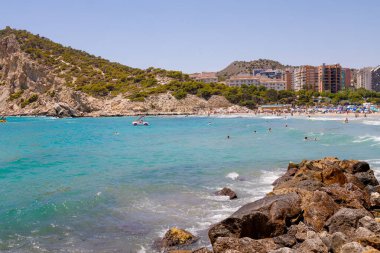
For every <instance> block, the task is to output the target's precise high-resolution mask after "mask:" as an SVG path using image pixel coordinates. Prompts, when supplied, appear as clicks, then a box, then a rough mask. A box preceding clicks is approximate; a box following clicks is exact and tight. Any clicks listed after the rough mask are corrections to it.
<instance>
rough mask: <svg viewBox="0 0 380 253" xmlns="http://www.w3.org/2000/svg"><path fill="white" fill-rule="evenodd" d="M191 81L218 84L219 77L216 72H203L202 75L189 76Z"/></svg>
mask: <svg viewBox="0 0 380 253" xmlns="http://www.w3.org/2000/svg"><path fill="white" fill-rule="evenodd" d="M189 76H190V78H191V79H193V80H195V81H198V82H205V83H217V82H218V77H217V76H216V73H215V72H202V73H194V74H190V75H189Z"/></svg>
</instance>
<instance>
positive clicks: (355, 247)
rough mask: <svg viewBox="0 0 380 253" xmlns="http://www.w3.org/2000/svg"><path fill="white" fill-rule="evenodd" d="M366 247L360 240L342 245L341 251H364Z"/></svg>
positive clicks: (344, 252) (346, 252)
mask: <svg viewBox="0 0 380 253" xmlns="http://www.w3.org/2000/svg"><path fill="white" fill-rule="evenodd" d="M363 251H364V247H363V246H362V245H361V244H360V243H358V242H349V243H346V244H344V245H343V246H342V248H341V250H340V253H363Z"/></svg>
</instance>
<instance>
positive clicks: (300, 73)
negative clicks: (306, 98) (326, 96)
mask: <svg viewBox="0 0 380 253" xmlns="http://www.w3.org/2000/svg"><path fill="white" fill-rule="evenodd" d="M293 87H294V90H295V91H299V90H313V91H317V90H318V68H317V67H314V66H309V65H305V66H300V67H298V68H296V69H295V70H294V85H293Z"/></svg>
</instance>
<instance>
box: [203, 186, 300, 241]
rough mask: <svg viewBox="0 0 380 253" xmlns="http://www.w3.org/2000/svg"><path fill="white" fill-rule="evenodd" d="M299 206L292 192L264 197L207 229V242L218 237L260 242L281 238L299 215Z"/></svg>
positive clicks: (297, 197)
mask: <svg viewBox="0 0 380 253" xmlns="http://www.w3.org/2000/svg"><path fill="white" fill-rule="evenodd" d="M300 204H301V199H300V197H299V196H298V194H296V193H289V194H285V195H276V196H266V197H265V198H263V199H261V200H258V201H255V202H253V203H250V204H247V205H245V206H243V207H241V208H240V209H239V210H238V211H237V212H235V213H234V214H232V215H231V216H230V217H229V218H227V219H225V220H223V221H222V222H220V223H219V224H216V225H214V226H213V227H212V228H211V229H210V230H209V238H210V240H211V243H212V244H213V243H214V242H215V241H216V239H217V238H218V237H234V238H242V237H249V238H252V239H262V238H267V237H274V236H278V235H282V234H284V233H285V232H286V226H287V225H291V222H292V219H294V218H295V217H298V216H299V214H300V213H301V211H302V210H301V207H300Z"/></svg>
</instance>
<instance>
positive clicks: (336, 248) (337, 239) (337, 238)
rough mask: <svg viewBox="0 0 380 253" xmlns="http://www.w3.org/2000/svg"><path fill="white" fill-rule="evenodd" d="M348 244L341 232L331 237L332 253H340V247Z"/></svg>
mask: <svg viewBox="0 0 380 253" xmlns="http://www.w3.org/2000/svg"><path fill="white" fill-rule="evenodd" d="M347 242H348V239H347V237H346V236H345V235H344V234H343V233H341V232H335V233H334V234H332V236H331V250H332V252H340V250H341V248H342V246H343V245H344V244H346V243H347Z"/></svg>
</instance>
